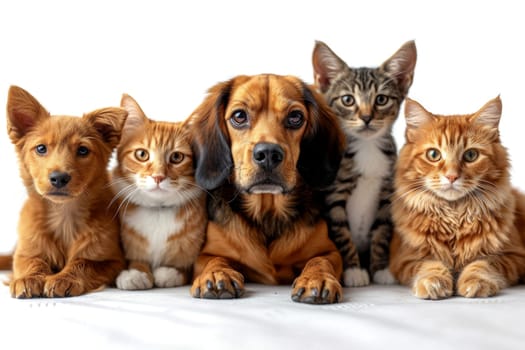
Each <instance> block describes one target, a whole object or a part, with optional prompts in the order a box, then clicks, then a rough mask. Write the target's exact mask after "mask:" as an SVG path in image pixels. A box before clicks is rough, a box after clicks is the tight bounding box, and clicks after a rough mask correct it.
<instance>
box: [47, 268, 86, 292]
mask: <svg viewBox="0 0 525 350" xmlns="http://www.w3.org/2000/svg"><path fill="white" fill-rule="evenodd" d="M84 292H85V288H84V284H83V283H82V281H80V280H78V279H75V278H73V277H71V276H67V275H60V274H58V275H54V276H48V277H47V278H46V284H45V285H44V295H45V296H46V297H48V298H63V297H74V296H78V295H81V294H83V293H84Z"/></svg>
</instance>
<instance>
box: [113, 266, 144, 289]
mask: <svg viewBox="0 0 525 350" xmlns="http://www.w3.org/2000/svg"><path fill="white" fill-rule="evenodd" d="M115 284H116V285H117V288H118V289H125V290H143V289H151V288H153V276H152V275H151V274H149V273H147V272H143V271H139V270H136V269H129V270H124V271H121V272H120V274H119V275H118V277H117V279H116V281H115Z"/></svg>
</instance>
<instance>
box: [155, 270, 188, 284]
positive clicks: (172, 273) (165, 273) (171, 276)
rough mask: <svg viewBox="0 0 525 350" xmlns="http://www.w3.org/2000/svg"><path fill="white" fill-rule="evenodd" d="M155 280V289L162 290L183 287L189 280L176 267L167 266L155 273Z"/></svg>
mask: <svg viewBox="0 0 525 350" xmlns="http://www.w3.org/2000/svg"><path fill="white" fill-rule="evenodd" d="M153 278H154V280H155V287H161V288H170V287H176V286H182V285H183V284H185V283H186V280H187V279H186V275H185V273H184V272H181V271H179V270H177V269H176V268H174V267H166V266H161V267H158V268H156V269H155V270H154V271H153Z"/></svg>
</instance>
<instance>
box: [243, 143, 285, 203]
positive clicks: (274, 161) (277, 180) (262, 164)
mask: <svg viewBox="0 0 525 350" xmlns="http://www.w3.org/2000/svg"><path fill="white" fill-rule="evenodd" d="M252 159H253V162H254V163H255V164H256V165H257V166H258V167H259V168H260V170H261V173H260V175H259V176H258V178H259V179H260V180H259V181H257V182H256V183H255V184H254V185H253V186H251V187H250V190H249V192H250V193H271V194H278V193H282V192H283V191H284V186H283V184H282V180H281V176H280V174H276V173H275V172H274V171H273V170H274V169H275V168H277V167H278V166H279V165H280V164H281V163H282V162H283V160H284V150H283V148H282V147H281V146H280V145H278V144H276V143H268V142H259V143H258V144H256V145H255V147H254V148H253V154H252Z"/></svg>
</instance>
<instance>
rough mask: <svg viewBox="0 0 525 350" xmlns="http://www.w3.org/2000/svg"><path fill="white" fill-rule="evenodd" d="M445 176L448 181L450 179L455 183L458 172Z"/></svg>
mask: <svg viewBox="0 0 525 350" xmlns="http://www.w3.org/2000/svg"><path fill="white" fill-rule="evenodd" d="M445 177H446V178H447V179H448V181H450V183H451V184H453V183H454V182H455V181H456V180H457V179H458V176H457V175H456V174H452V175H446V176H445Z"/></svg>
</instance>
